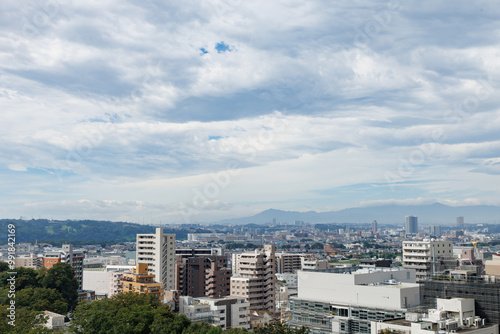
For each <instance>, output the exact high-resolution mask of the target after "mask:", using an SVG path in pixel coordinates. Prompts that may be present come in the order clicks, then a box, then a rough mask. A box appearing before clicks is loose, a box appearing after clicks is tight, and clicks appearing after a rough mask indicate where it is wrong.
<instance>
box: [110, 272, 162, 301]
mask: <svg viewBox="0 0 500 334" xmlns="http://www.w3.org/2000/svg"><path fill="white" fill-rule="evenodd" d="M120 283H121V285H122V292H123V293H127V292H133V293H140V294H146V295H151V296H153V297H154V298H157V299H158V300H160V301H163V298H164V295H165V293H164V289H163V283H160V282H156V281H155V275H153V274H150V273H149V271H148V265H147V264H145V263H139V264H137V267H136V268H133V269H132V270H131V271H130V272H129V273H124V274H123V276H122V278H121V279H120Z"/></svg>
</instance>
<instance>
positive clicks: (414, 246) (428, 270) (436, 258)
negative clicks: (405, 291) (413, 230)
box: [403, 240, 457, 281]
mask: <svg viewBox="0 0 500 334" xmlns="http://www.w3.org/2000/svg"><path fill="white" fill-rule="evenodd" d="M456 266H457V261H456V259H454V257H453V243H452V242H451V241H435V240H424V241H403V267H404V268H407V269H415V270H416V272H417V281H420V280H423V279H426V278H427V277H430V276H434V275H437V274H439V273H440V272H442V271H443V270H446V269H454V268H455V267H456Z"/></svg>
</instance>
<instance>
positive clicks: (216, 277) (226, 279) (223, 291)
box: [175, 255, 231, 298]
mask: <svg viewBox="0 0 500 334" xmlns="http://www.w3.org/2000/svg"><path fill="white" fill-rule="evenodd" d="M230 279H231V269H230V268H229V265H228V260H227V258H226V257H224V256H218V255H213V256H210V255H204V256H192V257H187V258H183V257H182V256H178V257H177V261H176V264H175V290H178V291H179V292H180V293H181V295H182V296H191V297H213V298H215V297H224V296H229V295H230V285H231V281H230Z"/></svg>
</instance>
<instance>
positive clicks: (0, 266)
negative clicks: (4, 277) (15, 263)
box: [0, 261, 9, 273]
mask: <svg viewBox="0 0 500 334" xmlns="http://www.w3.org/2000/svg"><path fill="white" fill-rule="evenodd" d="M7 270H9V264H8V263H7V262H5V261H0V273H2V272H4V271H7Z"/></svg>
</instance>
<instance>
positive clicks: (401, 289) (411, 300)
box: [287, 269, 420, 334]
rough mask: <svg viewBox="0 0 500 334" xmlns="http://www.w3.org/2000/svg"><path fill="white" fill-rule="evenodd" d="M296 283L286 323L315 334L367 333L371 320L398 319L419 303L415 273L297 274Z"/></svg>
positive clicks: (407, 271) (403, 271)
mask: <svg viewBox="0 0 500 334" xmlns="http://www.w3.org/2000/svg"><path fill="white" fill-rule="evenodd" d="M298 280H299V282H298V296H297V297H291V298H290V313H289V316H288V317H287V319H288V320H287V322H288V323H289V324H290V325H291V326H293V327H301V326H307V327H308V328H309V329H310V330H311V333H314V334H326V333H339V334H340V333H342V334H344V333H345V334H347V333H364V334H368V333H370V321H372V320H374V321H378V320H385V319H393V318H400V317H402V316H403V315H404V314H405V313H406V312H407V310H408V309H409V308H411V307H415V306H418V305H419V304H420V295H419V285H418V284H417V283H415V271H414V270H407V269H360V270H358V271H355V272H352V273H348V272H346V273H329V272H314V271H299V272H298Z"/></svg>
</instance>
